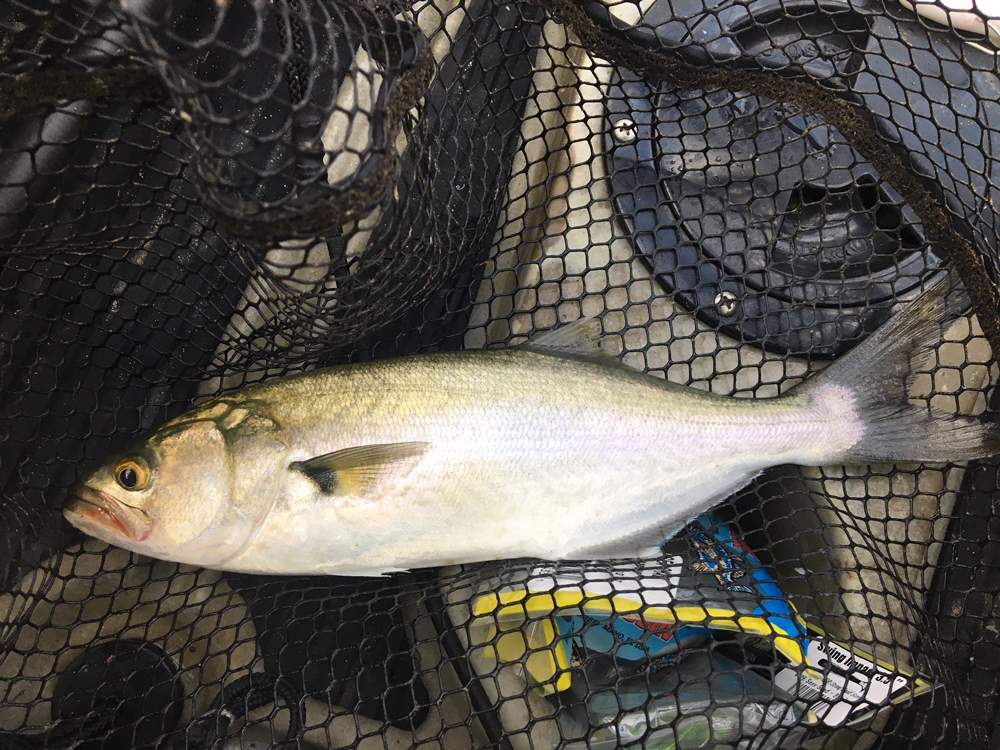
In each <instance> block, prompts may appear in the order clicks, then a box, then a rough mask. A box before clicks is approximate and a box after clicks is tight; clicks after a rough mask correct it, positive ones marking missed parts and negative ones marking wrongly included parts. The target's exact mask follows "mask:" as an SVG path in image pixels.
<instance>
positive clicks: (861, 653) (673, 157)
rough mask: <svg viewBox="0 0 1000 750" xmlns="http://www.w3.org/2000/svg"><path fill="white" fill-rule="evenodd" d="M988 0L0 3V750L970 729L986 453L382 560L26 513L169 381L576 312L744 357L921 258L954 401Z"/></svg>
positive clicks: (969, 741)
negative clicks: (329, 559)
mask: <svg viewBox="0 0 1000 750" xmlns="http://www.w3.org/2000/svg"><path fill="white" fill-rule="evenodd" d="M989 13H990V9H989V7H988V6H987V5H986V4H982V5H978V6H974V7H973V8H972V9H971V10H970V9H969V8H965V7H958V4H957V3H953V2H950V0H939V1H937V2H934V3H929V2H928V3H920V4H918V5H917V6H916V8H915V9H914V8H913V7H911V5H909V4H903V5H900V4H897V3H893V2H888V1H886V2H882V1H880V0H836V1H835V0H823V1H822V2H819V0H782V2H772V1H771V0H759V2H754V3H743V2H725V1H724V2H707V1H702V0H690V1H689V0H591V1H586V2H585V1H584V0H575V1H574V0H544V1H543V0H539V2H537V3H536V2H530V1H528V0H524V1H518V2H506V3H501V2H497V1H496V0H419V1H418V2H403V1H402V0H400V1H399V2H396V1H395V0H386V1H384V2H382V1H377V0H364V1H361V0H218V1H217V2H195V1H194V0H190V1H189V0H116V1H114V2H105V1H104V0H58V1H57V0H51V1H46V0H0V304H2V313H0V418H2V420H3V421H2V425H0V493H2V505H0V573H2V587H0V747H11V748H39V747H49V748H69V747H85V748H88V750H89V748H95V749H96V748H107V749H108V750H110V749H111V748H139V747H141V748H159V747H173V748H182V747H187V748H208V747H216V748H221V747H226V748H230V749H235V748H251V747H267V746H275V747H295V746H298V747H302V748H327V747H331V748H332V747H337V748H340V747H357V748H363V750H370V749H371V748H377V747H385V748H395V747H410V746H414V745H420V746H438V747H441V748H445V749H446V750H466V749H467V748H473V747H495V748H498V749H502V750H528V749H529V748H530V749H531V750H549V749H550V748H556V747H566V748H575V749H577V750H583V748H591V749H592V750H598V748H599V749H600V750H604V749H605V748H608V749H610V748H615V747H622V746H633V745H635V746H643V747H646V748H650V749H652V748H657V749H659V750H668V749H671V748H703V747H704V748H709V747H715V748H746V749H748V750H749V749H753V750H764V749H765V748H767V749H770V748H800V747H801V748H817V749H818V748H829V749H831V750H832V749H837V748H858V749H860V748H882V749H883V750H896V749H897V748H929V747H955V748H966V747H983V748H990V747H996V746H997V745H998V742H1000V740H998V738H1000V731H998V730H996V729H995V726H996V725H997V722H996V699H997V690H998V687H997V679H996V673H997V667H998V665H1000V648H998V644H997V637H998V636H997V634H998V630H997V628H996V617H995V606H994V591H995V590H996V588H997V571H998V565H1000V562H998V559H997V553H996V538H997V537H998V535H1000V530H998V528H997V523H996V520H995V518H994V515H995V513H994V509H993V504H994V502H995V500H994V498H995V497H996V496H997V494H998V482H997V462H996V460H994V459H991V460H985V461H981V462H977V463H975V464H973V465H931V464H926V465H920V464H905V465H904V464H901V465H870V466H822V467H790V466H779V467H776V468H774V469H771V470H768V471H766V472H765V473H764V474H762V475H760V476H759V477H758V478H756V479H755V480H754V481H753V483H752V484H751V485H750V486H749V487H747V488H746V489H744V490H742V491H740V492H739V493H737V494H736V495H735V496H734V497H732V498H730V499H729V500H727V501H726V502H725V503H723V504H722V505H720V506H719V507H718V508H716V509H714V511H713V512H712V513H711V514H708V515H706V516H703V517H700V518H699V519H698V520H697V521H695V522H694V523H692V524H691V525H690V526H688V527H687V528H686V529H685V530H684V531H683V532H682V533H680V534H679V535H678V536H677V537H676V538H675V539H673V540H671V541H670V542H668V543H667V545H666V546H665V547H664V549H663V554H662V556H661V557H660V558H658V559H655V560H637V561H615V562H594V563H592V564H591V563H588V564H581V563H572V564H569V563H567V564H561V565H553V564H551V563H545V562H542V561H524V560H515V561H499V562H493V563H485V564H482V565H474V566H473V565H470V566H464V567H461V568H459V567H451V568H443V569H439V570H419V571H412V572H411V573H406V574H399V575H394V576H390V577H386V578H383V579H351V578H335V577H325V578H320V577H314V578H282V577H270V576H251V575H235V574H228V573H219V572H215V571H210V570H203V569H198V568H191V567H189V566H184V565H177V564H174V563H166V562H160V561H156V560H152V559H148V558H143V557H141V556H138V555H134V554H131V553H128V552H125V551H123V550H120V549H116V548H113V547H109V546H107V545H104V544H102V543H99V542H97V541H95V540H92V539H85V538H84V537H83V536H82V535H80V534H79V533H78V532H76V531H74V530H72V529H71V528H70V527H69V526H68V525H67V524H66V523H65V522H64V521H63V519H62V517H61V515H60V513H59V508H60V507H61V505H62V503H63V501H64V500H65V498H66V495H67V491H68V489H69V487H70V486H71V485H72V483H73V482H74V481H75V480H76V479H77V478H78V477H79V476H81V475H82V474H83V473H84V472H86V471H88V470H90V469H92V468H94V467H95V466H96V465H98V464H99V463H100V462H102V461H103V460H104V459H105V458H106V457H107V456H108V455H109V454H110V453H111V452H113V451H114V450H116V449H117V448H120V447H121V446H123V445H124V444H126V443H127V442H129V441H130V440H132V439H134V438H135V437H137V436H138V435H141V434H142V433H144V432H146V431H148V430H150V429H153V428H155V427H156V426H157V425H159V424H161V423H162V422H163V421H165V420H166V419H167V418H169V417H172V416H174V415H177V414H179V413H181V412H183V411H184V410H185V409H186V408H188V407H189V406H191V405H192V404H194V403H195V402H197V401H198V400H199V399H203V398H205V397H208V396H213V395H217V394H219V393H222V392H226V391H230V390H232V389H236V388H239V387H240V386H243V385H245V384H247V383H251V382H255V381H259V380H262V379H268V378H276V377H280V376H282V375H284V374H288V373H291V372H297V371H301V370H304V369H308V368H314V367H319V366H327V365H335V364H341V363H346V362H351V361H359V360H364V359H370V358H385V357H394V356H402V355H406V354H412V353H416V352H430V351H439V350H459V349H471V348H482V347H491V346H509V345H514V344H516V343H519V342H522V341H524V340H525V339H526V338H528V337H530V336H532V335H534V334H535V333H537V332H539V331H543V330H547V329H550V328H554V327H557V326H559V325H562V324H565V323H568V322H571V321H573V320H575V319H578V318H580V317H593V318H597V319H599V321H600V324H601V331H602V339H603V346H604V347H606V348H607V349H608V350H610V351H612V352H614V353H616V354H617V355H618V356H619V357H620V359H621V360H622V361H623V362H625V363H626V364H627V365H630V366H632V367H635V368H638V369H641V370H644V371H646V372H649V373H651V374H653V375H655V376H657V377H663V378H667V379H669V380H671V381H674V382H677V383H681V384H683V385H688V386H693V387H695V388H699V389H702V390H707V391H711V392H713V393H718V394H722V395H727V396H735V397H741V398H766V397H770V396H775V395H778V394H780V393H783V392H785V391H787V390H788V389H789V388H791V387H792V386H794V385H795V384H796V383H798V382H801V380H802V379H803V378H806V377H808V376H810V375H811V374H814V373H816V372H818V371H820V370H821V369H822V368H823V367H824V366H826V364H827V363H828V362H829V361H830V360H831V359H833V358H836V357H839V356H841V355H842V354H843V353H844V352H846V351H848V350H849V349H850V348H851V347H852V346H854V344H855V343H856V342H858V341H859V340H861V339H862V338H864V337H865V336H866V335H867V334H868V333H870V332H871V331H873V330H875V329H877V328H878V327H879V326H881V325H882V324H883V323H885V321H886V320H888V319H889V317H890V316H892V315H893V314H894V313H895V312H897V311H898V309H899V308H900V306H901V305H902V304H903V303H905V302H907V301H909V300H912V299H915V298H916V297H918V296H919V295H920V293H921V291H922V290H923V289H925V288H926V287H927V286H928V285H929V284H931V283H933V282H934V281H935V280H936V279H938V278H940V276H941V274H942V273H943V272H944V269H945V268H946V267H948V266H951V267H954V268H956V269H957V270H958V272H959V275H960V276H961V279H962V281H963V283H964V286H965V289H966V291H967V293H968V297H969V300H970V304H969V305H968V306H966V308H965V309H966V311H967V312H966V313H965V314H963V315H962V316H960V317H959V318H958V319H957V320H954V321H949V322H947V323H946V324H945V325H943V326H942V331H941V344H940V345H939V346H938V347H937V348H936V350H935V354H934V357H932V358H931V359H930V361H928V362H927V363H925V365H924V367H923V370H922V371H921V372H920V373H917V374H916V375H915V376H914V377H913V379H912V384H911V386H910V390H911V396H912V398H913V400H915V401H917V402H920V403H928V404H930V405H932V406H934V407H936V408H939V409H943V410H945V411H951V412H953V413H956V412H961V413H965V414H983V413H987V412H990V411H992V408H991V407H992V406H995V404H994V403H993V402H994V400H995V397H994V395H993V388H992V386H993V383H994V380H995V378H996V376H997V371H996V367H995V365H994V360H993V355H992V351H993V350H994V349H995V348H996V347H997V346H1000V314H998V304H997V301H998V299H1000V292H998V286H997V283H998V279H1000V255H998V252H1000V251H998V246H997V237H998V231H1000V223H998V217H997V216H996V214H995V208H994V207H995V205H996V203H997V195H996V191H997V189H998V188H997V185H998V184H1000V178H998V165H997V164H996V162H995V161H994V155H995V154H998V153H1000V109H998V106H1000V105H998V103H997V102H998V100H1000V66H998V62H997V61H998V57H997V53H998V50H1000V48H998V47H997V46H996V41H997V38H998V34H1000V32H998V31H997V29H1000V21H998V20H993V19H992V18H991V17H990V15H989ZM484 395H487V394H484ZM492 395H502V394H492ZM670 448H671V445H670V442H669V439H667V438H665V440H664V450H670Z"/></svg>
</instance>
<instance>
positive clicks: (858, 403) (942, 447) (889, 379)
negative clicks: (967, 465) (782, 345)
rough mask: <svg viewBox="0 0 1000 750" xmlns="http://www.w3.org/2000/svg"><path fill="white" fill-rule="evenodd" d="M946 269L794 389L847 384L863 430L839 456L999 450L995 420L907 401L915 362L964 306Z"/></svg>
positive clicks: (970, 454) (941, 455)
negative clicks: (859, 437)
mask: <svg viewBox="0 0 1000 750" xmlns="http://www.w3.org/2000/svg"><path fill="white" fill-rule="evenodd" d="M956 282H957V275H956V274H955V272H954V271H949V272H948V273H947V274H946V275H945V276H944V277H943V278H942V279H940V280H939V281H937V282H935V283H934V284H933V285H931V286H930V287H929V288H928V289H927V290H926V291H925V292H924V294H923V295H921V296H920V297H919V298H918V299H916V300H914V301H913V302H911V303H910V304H909V305H907V306H906V307H905V308H903V309H902V310H901V311H900V312H898V313H897V314H896V315H894V316H893V317H891V318H890V319H889V321H888V322H887V323H885V324H884V325H882V326H881V327H880V328H879V329H878V330H876V331H875V332H874V333H873V334H871V335H870V336H869V337H868V338H867V339H865V340H864V341H863V342H862V343H861V344H859V345H858V346H856V347H855V348H854V349H852V350H851V351H850V352H849V353H847V354H846V355H844V356H842V357H840V358H839V359H838V360H836V361H835V362H834V363H833V364H831V365H830V366H829V367H827V368H826V369H825V370H824V371H823V372H822V373H821V374H820V375H819V376H817V377H816V378H815V379H814V380H809V381H806V382H805V383H803V384H802V385H801V386H799V388H797V389H796V391H797V392H800V393H814V394H817V395H818V393H819V392H820V391H821V390H822V389H826V388H830V387H837V388H839V389H844V388H846V389H849V390H850V391H851V393H852V394H853V396H854V404H855V408H856V410H857V413H858V415H859V416H860V418H861V420H862V422H863V423H864V435H863V436H862V438H861V439H860V440H859V441H858V443H856V444H855V445H854V446H853V447H852V448H851V449H850V450H848V451H847V453H846V454H845V455H844V456H843V461H844V463H868V462H871V461H942V462H949V461H971V460H974V459H977V458H985V457H987V456H992V455H994V454H996V453H1000V425H998V424H990V423H983V422H981V421H980V420H978V419H976V418H973V417H964V416H957V415H954V414H947V413H945V412H942V411H938V410H928V409H927V408H926V407H923V406H915V405H913V404H910V403H909V401H908V399H909V387H910V385H911V383H912V380H913V376H914V374H915V371H916V369H917V365H919V364H920V363H921V362H922V361H924V359H925V358H926V357H927V356H928V355H930V354H931V353H932V352H933V351H934V348H935V347H936V346H937V344H938V343H939V342H940V338H941V337H940V333H941V330H942V328H941V325H942V323H945V322H947V321H949V320H951V319H953V318H955V317H957V316H958V314H959V313H961V312H962V306H963V305H962V302H963V299H962V295H960V294H958V293H957V292H956V289H955V286H956Z"/></svg>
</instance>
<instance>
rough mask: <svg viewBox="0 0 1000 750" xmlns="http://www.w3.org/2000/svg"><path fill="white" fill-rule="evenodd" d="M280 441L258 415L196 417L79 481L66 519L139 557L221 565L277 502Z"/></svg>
mask: <svg viewBox="0 0 1000 750" xmlns="http://www.w3.org/2000/svg"><path fill="white" fill-rule="evenodd" d="M215 406H217V404H216V405H215ZM220 412H221V413H220ZM282 437H283V436H282V435H281V434H280V429H279V428H278V426H277V425H276V423H275V422H274V420H272V419H270V418H269V417H267V416H266V415H263V414H261V413H259V412H257V410H255V409H253V408H247V407H244V406H240V407H239V408H230V409H228V410H226V411H224V412H222V410H220V409H218V408H209V409H208V410H206V409H199V410H195V411H194V412H193V413H189V414H188V415H184V416H182V417H181V418H178V419H177V420H174V421H172V422H168V423H167V424H166V425H164V426H163V427H161V428H160V429H159V430H158V431H156V432H155V433H153V435H152V436H150V437H149V438H148V439H147V440H145V441H142V442H140V443H137V444H135V445H133V446H132V447H130V448H129V449H126V450H125V451H123V452H122V453H120V454H118V455H116V456H115V457H114V458H112V459H111V460H110V461H108V462H107V463H105V464H104V465H102V466H101V467H99V468H98V469H97V470H96V471H94V472H92V473H91V474H89V475H88V476H85V477H83V478H81V479H80V480H79V481H78V482H77V483H76V484H75V485H74V487H73V488H72V490H71V491H70V496H69V498H68V499H67V501H66V504H65V506H64V507H63V515H64V516H65V517H66V519H67V520H68V521H69V522H70V523H71V524H73V525H74V526H75V527H77V528H78V529H80V530H81V531H83V532H84V533H86V534H89V535H90V536H93V537H96V538H98V539H101V540H103V541H106V542H109V543H110V544H114V545H115V546H118V547H123V548H125V549H129V550H132V551H133V552H138V553H141V554H144V555H149V556H150V557H156V558H159V559H161V560H172V561H175V562H182V563H189V564H192V565H198V566H202V567H219V566H222V565H224V563H225V561H226V560H228V559H230V558H232V557H233V556H234V555H236V554H237V553H238V552H239V551H240V550H241V549H242V547H243V546H244V545H245V544H246V542H247V540H248V538H249V537H250V535H251V534H252V533H253V530H254V529H255V528H256V527H257V525H258V524H259V522H260V520H261V519H262V518H263V517H264V515H266V513H267V511H268V510H269V509H270V506H271V504H272V503H273V500H274V497H275V495H276V490H275V488H273V487H269V486H268V484H269V481H268V480H269V479H273V476H274V475H275V474H277V472H276V471H274V467H276V466H278V465H280V462H281V459H282V457H283V455H284V453H285V451H286V448H285V443H284V440H283V439H282ZM248 458H251V459H252V460H251V461H250V462H249V464H250V465H247V459H248ZM270 459H273V461H272V460H270ZM271 483H273V481H272V482H271ZM255 490H256V491H255Z"/></svg>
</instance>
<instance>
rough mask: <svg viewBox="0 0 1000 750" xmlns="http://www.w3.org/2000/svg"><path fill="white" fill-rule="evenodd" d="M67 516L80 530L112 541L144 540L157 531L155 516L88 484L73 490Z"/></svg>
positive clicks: (135, 541) (139, 541) (66, 510)
mask: <svg viewBox="0 0 1000 750" xmlns="http://www.w3.org/2000/svg"><path fill="white" fill-rule="evenodd" d="M63 516H65V518H66V520H67V521H69V522H70V523H71V524H73V526H75V527H76V528H78V529H80V531H83V532H84V533H86V534H90V535H91V536H94V537H97V538H98V539H103V540H104V541H107V542H111V543H116V540H121V539H125V540H127V541H128V542H131V543H142V542H144V541H146V539H148V538H149V535H150V534H152V533H153V525H154V524H153V519H152V518H150V517H149V516H148V515H147V514H146V513H144V512H143V511H141V510H139V509H138V508H133V507H132V506H130V505H126V504H125V503H121V502H119V501H117V500H115V499H114V498H113V497H110V496H108V495H106V494H104V493H103V492H101V491H100V490H95V489H94V488H92V487H88V486H86V485H83V486H77V487H75V488H74V489H73V491H72V494H71V495H70V496H69V499H68V500H67V501H66V504H65V505H64V506H63Z"/></svg>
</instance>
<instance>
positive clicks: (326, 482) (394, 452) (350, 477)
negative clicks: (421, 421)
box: [289, 443, 431, 496]
mask: <svg viewBox="0 0 1000 750" xmlns="http://www.w3.org/2000/svg"><path fill="white" fill-rule="evenodd" d="M430 445H431V444H430V443H384V444H382V445H359V446H356V447H353V448H344V449H343V450H339V451H334V452H333V453H327V454H324V455H322V456H316V458H310V459H309V460H308V461H296V462H295V463H293V464H291V466H290V467H289V468H291V469H292V470H294V471H301V472H302V473H303V474H305V475H306V476H308V477H309V478H310V479H312V480H313V481H314V482H316V484H318V485H319V488H320V489H321V490H322V491H323V492H324V493H326V494H328V495H358V496H364V495H366V494H368V493H370V492H372V490H373V488H374V487H375V486H377V485H378V483H379V482H381V481H383V480H384V479H385V478H386V477H388V476H390V475H393V476H397V477H398V476H399V475H400V471H401V470H403V471H408V470H409V469H412V468H413V465H414V464H415V463H416V461H417V460H418V459H420V457H421V456H423V455H424V454H425V453H426V452H427V449H428V448H430Z"/></svg>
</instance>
